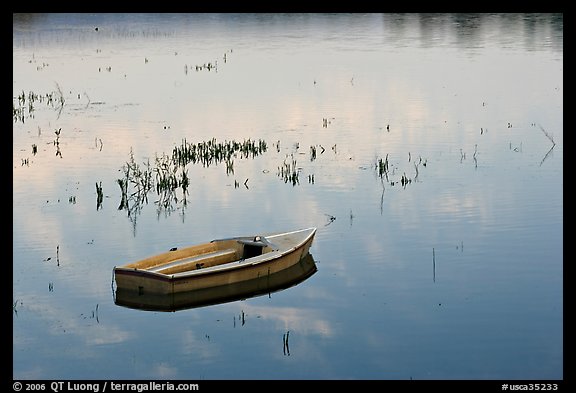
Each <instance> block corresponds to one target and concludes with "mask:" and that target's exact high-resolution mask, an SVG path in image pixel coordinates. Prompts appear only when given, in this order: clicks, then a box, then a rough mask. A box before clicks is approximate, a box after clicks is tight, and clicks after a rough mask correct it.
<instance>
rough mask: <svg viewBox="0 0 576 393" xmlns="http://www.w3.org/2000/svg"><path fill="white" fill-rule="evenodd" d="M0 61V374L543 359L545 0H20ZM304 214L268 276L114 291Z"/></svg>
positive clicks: (427, 373)
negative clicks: (9, 48)
mask: <svg viewBox="0 0 576 393" xmlns="http://www.w3.org/2000/svg"><path fill="white" fill-rule="evenodd" d="M13 71H14V73H13V75H14V76H13V108H14V109H13V112H14V120H13V165H12V166H13V169H12V170H13V299H12V302H13V372H12V373H13V378H14V379H145V380H149V379H154V380H156V379H161V380H170V379H183V380H229V379H234V380H237V379H241V380H279V379H306V380H312V379H319V380H349V379H351V380H360V379H369V380H410V379H414V380H469V379H471V380H476V379H480V380H494V379H496V380H537V381H544V380H561V379H563V377H564V373H563V366H564V364H563V355H564V351H563V346H564V345H563V344H564V341H563V333H564V332H563V245H564V244H563V145H564V144H563V107H564V104H563V16H562V15H561V14H560V15H551V14H528V15H525V14H496V15H491V14H481V15H468V14H467V15H459V14H457V15H452V14H449V15H448V14H439V15H437V14H425V15H419V14H398V15H397V14H384V15H380V14H368V15H363V14H336V15H315V14H289V15H280V14H270V15H268V14H255V15H252V14H240V15H237V14H210V15H203V14H191V15H185V14H162V15H154V14H118V15H117V14H19V15H14V18H13ZM232 142H237V143H239V144H244V146H249V147H251V148H250V149H248V150H247V152H248V154H243V153H242V151H235V155H233V156H232V158H231V159H230V160H228V162H226V161H222V160H218V159H217V158H216V157H208V159H207V160H200V159H198V160H197V161H191V162H189V163H187V164H186V165H180V166H179V165H175V164H174V162H173V161H172V160H171V157H172V154H173V152H174V151H179V150H180V149H183V148H184V147H189V146H192V145H197V146H207V145H208V144H209V143H212V145H213V146H224V145H226V144H228V145H231V144H232ZM250 143H254V144H250ZM255 145H259V146H260V147H261V149H260V150H258V151H256V150H255V149H253V148H252V147H253V146H255ZM129 166H130V168H131V170H130V172H128V176H127V175H126V171H127V168H128V167H129ZM132 170H140V171H141V174H140V175H139V176H138V175H137V173H136V172H133V171H132ZM146 174H149V175H150V176H151V181H152V184H153V186H152V187H151V188H150V189H148V190H146V191H140V193H139V194H138V192H137V190H138V189H137V185H136V183H132V181H133V182H138V181H140V180H142V178H143V177H144V176H145V175H146ZM172 175H174V176H175V177H176V178H177V179H183V178H186V179H188V181H189V185H188V186H187V188H184V187H183V186H182V185H181V183H178V184H177V185H176V186H175V188H173V189H169V190H166V189H163V188H162V187H161V185H162V184H164V183H162V181H163V180H164V179H166V178H168V177H169V176H172ZM123 179H128V188H127V190H125V192H126V194H127V196H130V198H128V200H126V201H124V200H123V198H122V196H123V193H124V192H123V189H122V188H121V186H120V184H119V180H123ZM311 226H315V227H317V228H318V232H317V235H316V238H315V240H314V243H313V245H312V248H311V254H312V256H313V260H314V262H315V264H316V266H317V269H318V270H317V272H316V273H315V274H313V275H312V276H310V277H308V278H307V279H305V280H304V281H302V282H301V283H299V284H298V285H295V286H292V287H290V288H288V289H285V290H282V291H278V292H273V293H269V294H264V295H262V296H257V297H251V298H247V299H244V300H237V301H232V302H228V303H223V304H217V305H212V306H206V307H200V308H189V309H184V310H179V311H175V312H157V311H144V310H139V309H132V308H127V307H123V306H120V305H117V304H116V303H115V292H114V290H115V287H114V280H113V274H112V272H113V268H114V266H118V265H122V264H125V263H128V262H131V261H135V260H137V259H140V258H144V257H147V256H150V255H153V254H155V253H159V252H162V251H166V250H168V249H170V248H172V247H184V246H186V245H191V244H195V243H200V242H204V241H209V240H212V239H215V238H221V237H230V236H238V235H251V234H258V233H261V232H273V231H282V230H293V229H299V228H307V227H311Z"/></svg>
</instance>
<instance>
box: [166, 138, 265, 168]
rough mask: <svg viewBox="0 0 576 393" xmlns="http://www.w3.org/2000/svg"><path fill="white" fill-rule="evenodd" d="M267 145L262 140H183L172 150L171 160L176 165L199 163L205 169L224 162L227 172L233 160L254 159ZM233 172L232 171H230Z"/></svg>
mask: <svg viewBox="0 0 576 393" xmlns="http://www.w3.org/2000/svg"><path fill="white" fill-rule="evenodd" d="M267 149H268V145H267V144H266V141H264V140H261V139H259V140H257V141H255V140H252V139H247V140H244V141H242V142H237V141H233V140H232V141H223V142H218V141H217V140H216V138H213V139H211V140H209V141H204V142H198V143H190V142H188V141H186V139H184V140H183V141H182V143H181V144H180V146H176V147H174V149H173V150H172V159H173V160H174V161H175V163H176V164H177V165H180V166H185V165H187V164H189V163H192V164H196V163H200V164H202V165H203V166H205V167H209V166H210V165H214V164H219V163H221V162H226V167H227V171H230V169H231V168H233V160H234V158H240V159H242V158H254V157H256V156H259V155H261V154H262V153H264V152H266V150H267ZM232 172H233V171H232Z"/></svg>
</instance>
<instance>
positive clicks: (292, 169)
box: [278, 154, 300, 186]
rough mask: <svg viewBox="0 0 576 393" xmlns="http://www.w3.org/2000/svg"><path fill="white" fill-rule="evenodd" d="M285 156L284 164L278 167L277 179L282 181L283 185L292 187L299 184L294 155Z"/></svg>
mask: <svg viewBox="0 0 576 393" xmlns="http://www.w3.org/2000/svg"><path fill="white" fill-rule="evenodd" d="M288 158H289V157H288V156H286V158H284V162H283V163H282V165H281V166H279V167H278V177H280V178H281V179H282V180H284V183H292V185H293V186H295V185H296V184H300V179H299V172H300V171H299V169H298V167H297V166H296V159H295V158H294V155H293V154H291V155H290V159H288Z"/></svg>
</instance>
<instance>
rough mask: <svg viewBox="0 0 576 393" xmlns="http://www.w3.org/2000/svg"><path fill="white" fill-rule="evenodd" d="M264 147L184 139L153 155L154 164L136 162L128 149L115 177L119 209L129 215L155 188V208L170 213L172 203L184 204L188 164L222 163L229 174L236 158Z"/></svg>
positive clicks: (260, 143)
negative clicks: (123, 163) (120, 174)
mask: <svg viewBox="0 0 576 393" xmlns="http://www.w3.org/2000/svg"><path fill="white" fill-rule="evenodd" d="M266 150H267V144H266V142H265V141H263V140H257V141H255V140H251V139H247V140H244V141H242V142H238V141H224V142H218V141H217V140H216V138H213V139H211V140H209V141H204V142H199V143H189V142H188V141H186V140H185V139H184V140H183V141H182V143H181V144H180V145H179V146H176V147H174V149H173V150H172V154H171V155H167V154H164V153H163V154H161V155H156V158H155V161H154V165H151V163H150V161H149V160H148V161H147V162H145V163H144V164H143V165H139V164H138V163H137V162H136V160H135V159H134V153H133V152H132V151H130V159H129V161H128V162H127V163H126V164H125V165H124V166H123V167H122V172H123V174H124V176H123V177H122V178H120V179H117V183H118V185H119V186H120V191H121V193H122V196H121V201H120V205H119V207H118V209H119V210H126V211H127V212H128V215H129V216H131V215H133V214H134V213H137V212H139V211H140V209H141V207H142V206H143V205H145V204H147V203H148V194H149V193H150V192H151V191H156V196H157V199H156V200H155V201H154V203H155V204H156V205H157V207H158V211H159V212H160V211H164V212H167V213H168V212H171V211H172V210H173V209H174V206H175V205H177V204H179V203H182V205H183V206H186V204H187V199H186V196H187V195H188V188H189V186H190V178H189V177H188V168H187V167H188V165H189V164H192V165H194V164H201V165H202V166H203V167H205V168H207V167H209V166H211V165H218V164H221V163H222V162H224V163H225V166H226V174H227V175H230V174H234V160H235V159H247V158H255V157H257V156H259V155H261V154H262V153H264V152H265V151H266ZM247 181H248V179H246V181H245V182H244V185H246V182H247Z"/></svg>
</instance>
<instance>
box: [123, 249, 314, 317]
mask: <svg viewBox="0 0 576 393" xmlns="http://www.w3.org/2000/svg"><path fill="white" fill-rule="evenodd" d="M316 271H317V267H316V263H315V261H314V258H313V257H312V254H308V255H306V256H305V257H304V258H302V259H301V260H300V261H299V262H298V263H296V264H295V265H292V266H290V267H289V268H287V269H285V270H282V271H280V272H278V273H274V274H270V275H267V276H263V277H259V278H256V279H252V280H246V281H241V282H237V283H234V284H228V285H221V286H216V287H209V288H203V289H198V290H193V291H183V292H175V293H172V294H167V295H161V294H155V293H139V292H138V291H135V290H130V289H126V288H117V289H116V292H115V298H114V302H115V303H116V304H117V305H119V306H122V307H127V308H132V309H138V310H145V311H165V312H174V311H180V310H186V309H192V308H199V307H206V306H211V305H216V304H222V303H228V302H233V301H238V300H245V299H248V298H252V297H256V296H262V295H264V294H270V293H273V292H277V291H281V290H284V289H287V288H290V287H293V286H296V285H299V284H300V283H301V282H303V281H305V280H306V279H308V278H309V277H311V276H312V275H313V274H315V273H316Z"/></svg>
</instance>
